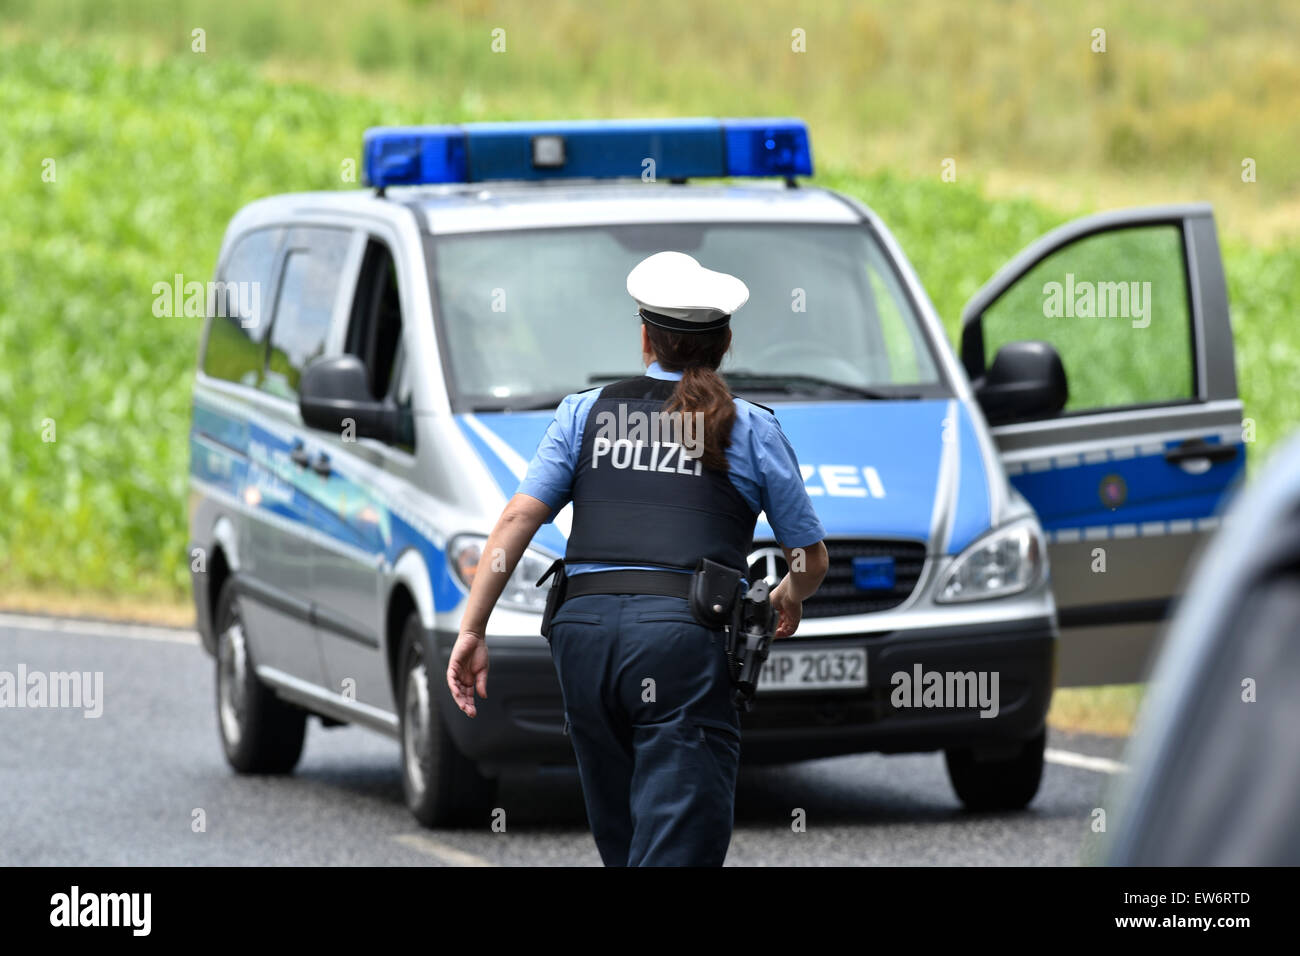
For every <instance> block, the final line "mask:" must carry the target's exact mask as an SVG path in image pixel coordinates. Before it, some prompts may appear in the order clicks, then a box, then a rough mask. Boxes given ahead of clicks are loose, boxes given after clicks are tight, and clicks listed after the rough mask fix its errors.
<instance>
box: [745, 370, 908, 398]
mask: <svg viewBox="0 0 1300 956" xmlns="http://www.w3.org/2000/svg"><path fill="white" fill-rule="evenodd" d="M723 378H725V379H726V380H727V384H728V385H730V386H731V387H733V388H756V389H763V388H770V389H773V390H775V391H781V392H801V393H805V394H807V393H809V392H814V391H817V390H818V389H833V390H835V391H837V392H843V393H844V394H846V395H856V396H857V397H858V398H870V399H873V400H880V401H887V400H892V399H915V398H920V397H921V396H920V395H914V394H911V393H904V392H890V391H886V390H884V389H879V388H869V387H868V386H866V385H852V384H850V383H848V382H837V381H835V380H834V379H829V378H819V377H817V376H816V375H791V374H784V373H782V374H775V375H765V374H761V373H758V372H727V373H725V374H724V375H723Z"/></svg>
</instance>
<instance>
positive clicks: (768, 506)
mask: <svg viewBox="0 0 1300 956" xmlns="http://www.w3.org/2000/svg"><path fill="white" fill-rule="evenodd" d="M627 289H628V293H629V294H630V295H631V296H632V298H633V299H635V300H636V302H637V305H638V312H639V315H640V317H641V352H642V361H643V362H644V363H645V365H646V366H647V367H646V372H645V375H644V376H640V377H638V378H634V379H630V380H627V381H623V382H616V383H614V384H612V385H607V386H605V387H603V388H599V389H592V390H588V391H584V392H579V393H577V394H574V395H569V396H568V397H566V398H565V399H564V400H563V401H562V402H561V403H560V406H559V408H558V409H557V410H556V413H555V419H554V421H552V422H551V424H550V426H549V428H548V429H547V432H546V435H545V436H544V437H543V439H542V441H541V444H540V445H539V446H538V449H537V453H536V455H535V456H534V458H533V460H532V462H531V463H530V464H529V466H528V471H527V474H526V475H525V476H524V479H523V482H522V483H521V484H520V486H519V490H518V492H517V493H516V494H515V495H514V497H513V498H512V499H511V500H510V502H509V503H508V504H507V505H506V508H505V510H504V512H503V513H502V515H501V517H500V519H499V520H498V521H497V524H496V527H495V529H494V530H493V532H492V534H491V536H490V537H489V539H488V542H487V546H486V548H485V555H486V556H489V557H492V556H495V557H498V558H501V557H503V558H504V561H499V560H497V561H492V560H487V561H485V562H484V565H481V567H482V566H485V565H495V567H496V568H497V569H499V570H497V571H496V572H495V573H488V574H483V573H480V574H477V575H476V576H475V578H474V583H473V586H472V587H471V589H470V594H469V598H468V602H467V605H466V610H465V615H464V618H463V621H462V624H461V629H460V634H459V636H458V639H457V641H456V645H455V647H454V648H453V650H452V655H451V661H450V664H449V666H448V668H447V683H448V685H449V686H450V687H451V692H452V694H453V696H454V697H455V699H456V702H457V704H458V705H459V706H460V708H461V710H463V711H464V712H465V713H466V714H468V715H469V716H470V717H473V716H474V714H475V712H476V711H475V706H474V694H475V691H477V692H478V695H479V696H481V697H486V696H487V672H488V652H487V646H486V643H485V640H484V637H485V633H484V632H485V629H486V625H487V620H488V616H489V614H490V613H491V611H492V608H493V606H494V605H495V603H496V601H497V599H498V598H499V597H500V595H501V592H502V590H503V588H504V586H505V583H506V580H507V579H508V578H509V576H510V573H511V572H512V571H513V570H514V568H515V564H516V563H517V561H518V560H519V557H520V555H521V554H522V553H523V551H524V549H525V547H526V546H527V545H528V543H529V541H530V540H531V539H532V537H533V534H534V533H535V532H536V531H537V529H538V528H539V527H540V526H541V525H542V524H543V523H544V522H545V521H547V520H549V519H551V518H553V517H554V516H555V515H556V514H557V513H558V512H559V510H560V509H561V508H563V507H564V506H565V505H566V504H567V503H569V502H570V501H572V503H573V526H572V531H571V534H570V536H569V541H568V547H567V550H566V552H565V562H564V563H565V571H566V572H567V574H568V576H569V577H568V581H567V585H566V591H567V599H566V600H565V601H564V603H563V605H562V606H561V607H560V608H559V609H558V610H557V611H556V612H555V614H554V617H553V618H552V621H551V625H550V629H549V634H548V640H549V641H550V644H551V654H552V658H553V659H554V661H555V669H556V674H557V675H558V677H559V680H560V687H561V690H562V692H563V697H564V707H565V718H566V721H567V724H568V726H569V732H570V738H571V740H572V743H573V749H574V752H575V754H576V756H577V761H578V773H579V776H580V777H581V780H582V791H583V796H584V799H585V801H586V805H587V817H588V820H589V821H590V823H591V829H592V834H593V836H594V837H595V840H596V846H597V848H598V849H599V851H600V856H601V859H602V860H603V861H604V862H605V864H606V865H607V866H652V865H695V866H701V865H711V866H720V865H721V864H722V862H723V860H724V858H725V857H726V854H727V847H728V845H729V844H730V842H731V831H732V821H733V816H734V803H735V787H736V772H737V768H738V765H739V760H740V721H739V714H738V712H737V710H736V707H735V705H734V703H733V701H732V696H731V677H730V673H729V670H728V665H727V659H726V653H725V647H724V632H722V631H721V630H716V631H715V630H710V629H709V628H708V627H706V626H704V625H702V624H700V623H699V622H698V621H697V620H696V619H695V617H693V616H692V613H691V611H690V605H689V603H688V601H687V595H688V593H689V591H688V588H689V584H690V580H691V576H692V572H693V571H694V569H695V567H696V565H697V562H698V561H699V559H701V558H709V559H711V560H713V561H716V562H719V563H721V564H723V565H727V566H729V567H731V568H735V569H738V570H739V571H741V572H742V573H743V572H744V571H745V569H746V555H747V553H748V551H749V548H750V545H751V543H752V540H753V534H754V525H755V523H756V520H757V518H758V515H759V513H760V512H762V513H764V514H765V515H766V518H767V521H768V523H769V524H770V525H771V527H772V530H773V532H774V533H775V534H776V537H777V540H778V541H779V542H780V543H781V545H782V547H783V548H784V549H785V551H786V556H787V558H788V559H789V566H790V568H791V571H790V573H789V574H787V575H786V577H785V578H784V579H783V580H782V581H781V582H780V583H779V584H778V585H777V586H776V587H775V588H774V589H773V590H772V593H771V597H770V600H771V602H772V606H773V609H774V610H775V611H776V612H777V629H776V636H777V637H778V638H780V637H788V636H789V635H791V634H793V633H794V632H795V629H796V628H797V627H798V625H799V621H800V618H801V616H802V612H803V601H804V600H805V599H806V598H808V596H809V595H811V594H812V593H813V592H814V591H815V590H816V589H817V587H818V585H819V584H820V583H821V580H822V577H823V576H824V575H825V572H826V564H827V557H826V547H825V545H824V544H823V543H822V538H823V537H824V532H823V529H822V525H821V522H820V521H819V520H818V519H817V515H816V514H815V513H814V511H813V508H812V503H811V502H810V501H809V499H808V493H807V491H806V490H805V489H804V485H803V479H802V477H801V475H800V472H799V463H798V461H797V459H796V458H795V454H794V450H793V449H792V448H791V447H790V443H789V442H788V441H787V440H786V437H785V435H784V434H783V433H782V431H781V428H780V426H779V425H778V424H777V421H776V418H775V416H774V415H773V414H772V412H771V411H770V410H768V409H766V408H763V407H762V406H759V405H754V404H751V403H749V402H746V401H743V400H741V399H738V398H734V397H733V396H732V395H731V394H730V392H729V390H728V389H727V386H726V384H725V383H724V382H723V380H722V378H721V377H720V376H719V375H718V373H717V369H718V365H719V364H720V363H721V361H722V357H723V355H725V354H726V352H727V350H728V348H729V347H730V345H731V329H730V320H731V316H732V314H733V313H735V311H736V310H737V309H739V308H740V307H741V306H742V305H743V304H744V303H745V301H746V300H747V299H748V298H749V290H748V289H747V288H746V287H745V284H744V283H743V282H741V281H740V280H739V279H737V278H736V277H734V276H730V275H725V274H723V273H719V272H714V271H711V270H709V269H705V268H704V267H702V266H701V265H700V264H699V263H698V262H696V261H695V259H693V258H691V257H690V256H688V255H684V254H682V253H679V252H660V253H657V254H655V255H652V256H650V257H649V258H647V259H645V260H644V261H643V262H641V263H640V264H638V265H637V267H636V268H635V269H633V270H632V272H631V273H630V274H629V275H628V278H627Z"/></svg>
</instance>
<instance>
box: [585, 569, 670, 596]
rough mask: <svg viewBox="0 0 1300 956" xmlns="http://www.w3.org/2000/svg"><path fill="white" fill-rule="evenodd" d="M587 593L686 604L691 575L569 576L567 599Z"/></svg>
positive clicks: (605, 573)
mask: <svg viewBox="0 0 1300 956" xmlns="http://www.w3.org/2000/svg"><path fill="white" fill-rule="evenodd" d="M584 594H657V595H660V596H661V597H675V598H681V599H682V600H683V601H687V600H690V596H691V575H690V574H689V573H686V574H683V573H681V572H678V571H588V572H586V573H585V574H573V575H570V576H569V579H568V581H567V583H566V585H565V595H564V597H565V600H569V599H571V598H576V597H580V596H582V595H584Z"/></svg>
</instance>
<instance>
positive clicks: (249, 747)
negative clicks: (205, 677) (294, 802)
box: [214, 580, 307, 773]
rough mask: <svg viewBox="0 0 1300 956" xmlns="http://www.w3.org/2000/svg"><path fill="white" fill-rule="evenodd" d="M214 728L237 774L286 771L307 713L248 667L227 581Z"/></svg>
mask: <svg viewBox="0 0 1300 956" xmlns="http://www.w3.org/2000/svg"><path fill="white" fill-rule="evenodd" d="M214 620H215V621H216V624H217V653H216V671H217V681H216V683H217V728H218V730H219V731H220V733H221V746H222V748H223V749H224V750H225V752H226V760H227V761H228V762H229V763H230V766H232V767H234V768H235V770H237V771H239V772H240V773H290V772H292V770H293V768H294V767H296V766H297V765H298V758H299V757H301V756H302V744H303V739H304V738H305V737H306V734H307V712H306V711H305V710H302V709H301V708H299V707H295V706H294V705H292V704H289V703H286V702H285V701H283V700H281V699H280V698H279V697H277V696H275V692H274V691H272V690H271V688H270V687H268V686H267V685H266V684H264V683H262V682H261V681H260V680H259V679H258V677H257V673H256V671H254V669H253V658H252V650H251V648H250V647H249V642H248V635H247V631H246V630H245V625H244V620H243V616H242V614H241V613H240V608H239V596H238V595H237V594H236V593H235V583H234V581H233V580H227V581H226V583H225V584H223V585H222V587H221V594H220V596H218V598H217V608H216V614H215V615H214Z"/></svg>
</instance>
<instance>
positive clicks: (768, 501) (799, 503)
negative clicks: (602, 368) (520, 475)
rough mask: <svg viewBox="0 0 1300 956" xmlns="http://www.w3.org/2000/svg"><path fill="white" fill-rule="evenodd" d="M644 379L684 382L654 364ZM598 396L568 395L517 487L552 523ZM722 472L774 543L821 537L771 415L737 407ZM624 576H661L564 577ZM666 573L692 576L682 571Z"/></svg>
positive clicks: (579, 570) (581, 567) (610, 567)
mask: <svg viewBox="0 0 1300 956" xmlns="http://www.w3.org/2000/svg"><path fill="white" fill-rule="evenodd" d="M645 374H646V375H647V376H648V377H650V378H658V379H666V380H668V381H677V380H679V379H680V378H681V377H682V373H681V372H668V371H665V370H664V369H662V368H660V367H659V363H658V362H651V363H650V367H649V368H647V369H646V372H645ZM599 396H600V389H598V388H596V389H591V390H590V391H586V392H578V393H577V394H574V395H568V396H566V397H565V399H564V400H563V401H562V402H560V407H559V408H557V409H556V410H555V419H554V420H553V421H552V422H551V424H550V426H549V427H548V428H547V429H546V434H545V435H544V436H543V437H542V441H541V444H539V445H538V446H537V453H536V454H535V455H533V460H532V461H531V462H529V464H528V471H527V473H526V474H525V475H524V479H523V481H522V482H521V483H520V485H519V493H520V494H525V495H529V496H531V497H533V498H536V499H537V500H538V501H540V502H542V503H543V504H545V505H548V506H549V507H550V509H551V518H552V519H554V518H555V515H556V514H557V513H558V512H559V511H560V509H561V508H563V507H564V506H565V505H566V504H568V503H569V501H570V500H571V499H572V493H573V473H574V469H575V468H576V467H577V464H578V452H579V451H580V446H581V444H582V433H583V430H584V429H585V428H586V425H587V415H588V413H589V412H590V411H591V406H592V405H593V404H595V401H596V399H597V398H598V397H599ZM727 465H728V468H729V472H728V477H730V479H731V483H732V485H734V486H735V488H736V490H737V491H739V492H740V494H741V497H743V498H744V499H745V501H746V502H747V503H748V504H749V506H750V507H751V508H753V509H754V511H756V512H757V511H761V512H763V513H764V517H766V518H767V523H768V524H769V525H771V527H772V532H773V533H774V534H775V535H776V540H777V541H779V542H781V544H782V545H783V546H785V547H787V548H805V547H807V546H808V545H811V544H816V543H817V542H818V541H820V540H822V538H824V537H826V531H825V529H824V528H823V527H822V523H821V520H820V519H818V517H817V513H816V512H815V511H814V510H813V506H812V501H811V500H810V499H809V498H808V491H807V489H805V488H804V484H803V477H802V476H801V475H800V474H799V461H798V459H797V458H796V457H795V454H794V449H793V448H791V447H790V442H789V439H787V438H786V437H785V433H784V432H782V431H781V426H780V425H779V424H778V423H777V420H776V416H775V415H773V414H772V413H771V412H768V411H765V410H764V409H761V408H759V407H757V406H756V405H751V404H750V403H749V402H743V401H740V400H739V399H737V400H736V422H735V424H734V425H733V426H732V428H731V442H730V443H729V444H728V445H727ZM625 569H649V570H663V569H662V568H655V567H654V566H653V565H645V564H638V565H628V564H594V563H586V564H572V565H567V566H566V567H565V571H566V572H567V573H568V574H583V573H585V572H588V571H616V570H625ZM669 570H680V571H682V573H683V574H690V573H691V572H689V571H686V570H682V569H680V568H672V569H669Z"/></svg>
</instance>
